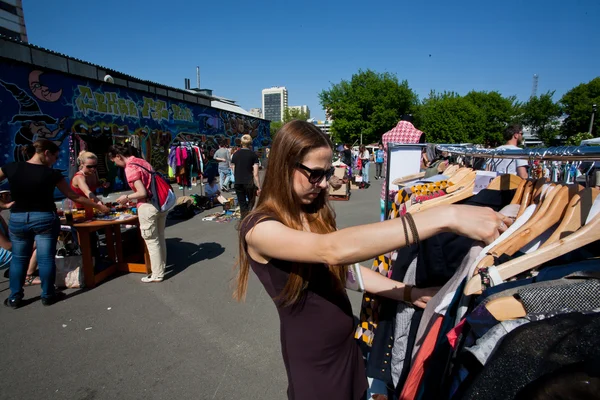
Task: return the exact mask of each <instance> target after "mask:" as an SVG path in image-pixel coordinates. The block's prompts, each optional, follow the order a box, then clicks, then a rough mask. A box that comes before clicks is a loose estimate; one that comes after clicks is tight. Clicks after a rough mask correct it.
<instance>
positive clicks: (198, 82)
mask: <svg viewBox="0 0 600 400" xmlns="http://www.w3.org/2000/svg"><path fill="white" fill-rule="evenodd" d="M196 85H197V86H198V89H200V66H197V67H196Z"/></svg>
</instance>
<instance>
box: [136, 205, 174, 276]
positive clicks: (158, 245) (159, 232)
mask: <svg viewBox="0 0 600 400" xmlns="http://www.w3.org/2000/svg"><path fill="white" fill-rule="evenodd" d="M167 214H168V213H167V212H159V211H158V210H157V209H156V207H154V206H153V205H152V204H149V203H142V204H140V205H139V206H138V218H139V220H140V231H141V234H142V238H143V239H144V242H146V248H147V249H148V254H149V255H150V267H151V269H152V278H154V279H158V278H163V277H164V275H165V267H166V265H167V242H166V240H165V225H166V223H167Z"/></svg>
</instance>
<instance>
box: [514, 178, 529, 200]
mask: <svg viewBox="0 0 600 400" xmlns="http://www.w3.org/2000/svg"><path fill="white" fill-rule="evenodd" d="M527 183H529V180H527V179H522V180H521V183H519V187H517V191H516V192H515V195H514V196H513V198H512V200H511V202H510V204H521V198H522V197H523V192H524V191H525V186H526V185H527ZM532 186H533V184H532Z"/></svg>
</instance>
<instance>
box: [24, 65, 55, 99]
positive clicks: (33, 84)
mask: <svg viewBox="0 0 600 400" xmlns="http://www.w3.org/2000/svg"><path fill="white" fill-rule="evenodd" d="M42 74H43V72H42V71H37V70H36V71H31V73H30V74H29V89H31V93H33V95H34V96H35V97H36V98H38V99H40V100H42V101H47V102H50V103H53V102H55V101H57V100H58V99H60V96H62V89H60V90H59V91H58V92H51V91H50V89H48V86H44V85H42V84H41V83H40V76H41V75H42Z"/></svg>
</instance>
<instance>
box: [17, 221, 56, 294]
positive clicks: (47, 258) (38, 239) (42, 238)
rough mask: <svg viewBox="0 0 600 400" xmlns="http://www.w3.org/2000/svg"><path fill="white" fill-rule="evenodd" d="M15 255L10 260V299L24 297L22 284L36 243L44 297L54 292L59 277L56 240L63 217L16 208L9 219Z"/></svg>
mask: <svg viewBox="0 0 600 400" xmlns="http://www.w3.org/2000/svg"><path fill="white" fill-rule="evenodd" d="M8 226H9V232H10V240H11V242H12V252H13V258H12V261H11V263H10V296H9V297H8V298H9V299H10V300H17V299H22V298H23V285H24V284H25V275H27V267H28V266H29V260H30V259H31V254H32V253H33V242H34V240H35V243H36V246H37V258H38V270H39V273H40V279H41V281H42V297H43V298H48V297H52V296H53V295H54V281H55V280H56V261H55V258H54V257H55V256H56V241H57V240H58V234H59V232H60V220H59V219H58V216H57V215H56V213H55V212H17V213H12V214H11V215H10V221H9V223H8Z"/></svg>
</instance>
